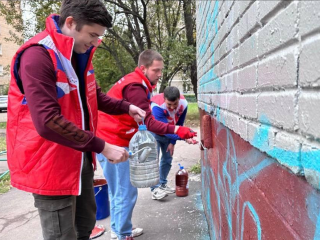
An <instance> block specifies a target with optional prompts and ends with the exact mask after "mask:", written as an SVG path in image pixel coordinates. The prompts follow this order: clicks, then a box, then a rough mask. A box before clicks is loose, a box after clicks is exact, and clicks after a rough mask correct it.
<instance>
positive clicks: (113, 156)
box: [101, 142, 129, 163]
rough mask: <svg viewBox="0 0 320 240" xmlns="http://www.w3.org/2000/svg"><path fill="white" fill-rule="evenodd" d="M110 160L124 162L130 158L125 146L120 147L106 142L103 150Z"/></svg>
mask: <svg viewBox="0 0 320 240" xmlns="http://www.w3.org/2000/svg"><path fill="white" fill-rule="evenodd" d="M101 153H102V154H103V155H104V156H105V157H106V158H107V159H108V161H109V162H111V163H119V162H124V161H126V160H127V159H128V158H129V153H128V152H127V150H126V149H125V148H123V147H118V146H116V145H112V144H109V143H107V142H106V143H105V145H104V149H103V151H102V152H101Z"/></svg>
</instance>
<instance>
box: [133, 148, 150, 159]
mask: <svg viewBox="0 0 320 240" xmlns="http://www.w3.org/2000/svg"><path fill="white" fill-rule="evenodd" d="M141 151H142V153H141V154H140V156H139V157H138V159H139V162H144V161H145V160H147V158H148V157H149V155H150V153H151V151H152V148H151V147H144V148H141V149H140V150H138V151H136V152H135V153H132V152H131V151H129V158H132V157H133V156H134V155H136V154H137V153H139V152H141Z"/></svg>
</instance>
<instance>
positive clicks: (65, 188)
mask: <svg viewBox="0 0 320 240" xmlns="http://www.w3.org/2000/svg"><path fill="white" fill-rule="evenodd" d="M57 21H58V16H57V15H50V16H49V17H48V18H47V21H46V29H45V30H44V31H43V32H41V33H39V34H38V35H36V36H35V37H33V38H32V39H30V40H29V41H28V42H26V43H25V44H24V45H23V46H21V47H20V49H19V50H18V51H17V53H16V54H15V56H14V58H13V60H12V64H11V82H10V88H9V104H8V123H7V151H8V152H7V154H8V165H9V169H10V172H11V184H12V185H13V186H14V187H16V188H19V189H21V190H25V191H28V192H32V193H37V194H42V195H79V194H80V193H81V189H80V183H81V177H80V176H81V168H82V159H83V154H84V153H82V152H80V151H77V150H74V149H71V148H69V147H65V146H63V145H60V144H57V143H54V142H51V141H49V140H46V139H44V138H42V137H41V136H40V135H39V134H38V133H37V131H36V129H35V127H34V125H33V122H32V119H31V115H30V112H29V108H28V103H27V101H26V99H25V96H24V94H23V91H22V82H21V79H20V77H19V74H18V71H19V60H20V57H21V55H22V53H23V51H24V50H25V49H27V48H28V47H30V46H33V45H42V46H44V47H45V48H46V49H47V51H48V53H49V55H50V57H51V59H52V62H53V65H54V67H55V70H56V77H57V84H56V85H57V96H58V101H59V104H60V107H61V114H62V115H63V116H64V117H65V118H66V119H68V120H69V121H71V122H73V123H74V124H75V125H76V126H77V127H79V128H80V129H84V130H85V126H84V124H85V123H84V112H83V108H82V103H81V97H80V90H79V79H78V78H77V75H76V74H75V73H74V70H73V67H72V64H71V57H72V52H73V44H74V40H73V38H71V37H68V36H65V35H63V34H61V32H60V30H59V29H57V27H56V26H57ZM94 51H95V48H93V49H92V50H91V53H90V55H89V58H88V59H87V66H86V69H85V71H84V76H83V77H84V80H85V83H86V84H85V88H86V90H85V93H86V96H87V98H86V99H87V106H88V110H89V116H90V119H89V121H90V124H89V125H90V130H91V131H93V132H95V130H96V126H97V115H98V110H97V96H96V88H95V87H92V86H95V84H96V83H95V77H94V73H93V66H92V64H91V59H92V56H93V53H94ZM57 159H59V161H57ZM62 159H64V161H61V160H62Z"/></svg>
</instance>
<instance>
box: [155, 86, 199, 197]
mask: <svg viewBox="0 0 320 240" xmlns="http://www.w3.org/2000/svg"><path fill="white" fill-rule="evenodd" d="M151 110H152V115H153V116H154V117H155V119H156V120H158V121H161V122H163V123H168V124H171V125H178V126H183V124H184V120H185V118H186V115H187V110H188V102H187V100H186V99H185V98H184V96H183V95H182V94H180V91H179V89H178V88H177V87H173V86H172V87H166V88H165V89H164V92H163V93H161V94H157V95H155V96H153V97H152V98H151ZM154 137H155V139H156V140H157V142H158V153H159V154H160V150H161V160H160V183H159V184H158V185H155V186H152V187H151V192H152V199H154V200H159V199H162V198H164V197H166V196H167V195H164V194H159V193H162V192H165V193H167V194H170V193H175V189H174V188H171V187H170V186H169V185H168V184H167V182H168V180H167V177H168V175H169V172H170V169H171V165H172V164H171V163H172V156H173V153H174V146H175V144H176V141H177V140H181V138H180V137H179V136H178V135H177V134H164V135H158V134H154ZM186 142H187V143H189V144H196V143H197V141H196V140H194V139H186Z"/></svg>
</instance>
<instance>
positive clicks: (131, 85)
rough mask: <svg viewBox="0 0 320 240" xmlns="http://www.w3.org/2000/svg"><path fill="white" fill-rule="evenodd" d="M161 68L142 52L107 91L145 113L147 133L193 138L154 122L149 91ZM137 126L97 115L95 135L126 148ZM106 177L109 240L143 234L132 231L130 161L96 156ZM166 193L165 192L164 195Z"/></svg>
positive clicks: (190, 133)
mask: <svg viewBox="0 0 320 240" xmlns="http://www.w3.org/2000/svg"><path fill="white" fill-rule="evenodd" d="M162 69H163V59H162V56H161V55H160V54H159V53H158V52H156V51H154V50H150V49H149V50H145V51H143V52H142V53H141V54H140V56H139V62H138V67H137V68H136V69H135V70H134V72H132V73H129V74H127V75H126V76H124V77H123V78H121V79H120V80H119V81H118V82H117V83H116V84H115V85H114V86H113V87H112V88H111V89H110V90H109V92H108V95H109V96H111V97H114V98H117V99H126V100H128V101H130V102H132V103H133V104H135V105H136V106H138V107H140V108H141V109H143V110H145V111H146V117H145V124H146V125H147V128H148V130H149V131H152V132H155V133H157V134H166V133H172V134H173V133H176V134H178V136H179V137H180V138H182V139H186V138H192V137H193V136H195V135H196V133H195V132H193V131H192V130H191V129H189V128H186V127H179V126H174V125H171V124H166V123H162V122H159V121H157V120H155V119H154V118H153V117H152V114H151V111H150V98H151V94H152V89H153V87H155V86H156V85H157V82H158V81H159V79H160V77H161V75H162ZM137 130H138V125H137V123H135V122H134V121H132V120H131V119H130V118H129V116H128V115H126V114H122V115H118V116H111V115H108V114H105V113H101V112H99V121H98V130H97V135H98V136H100V137H101V138H103V139H104V140H105V141H108V142H110V143H112V144H115V145H117V146H121V147H126V148H128V146H129V141H130V139H131V138H132V136H133V135H134V134H135V133H136V132H137ZM97 159H98V161H99V162H100V164H101V166H102V168H103V173H104V176H105V178H106V179H107V181H108V191H109V200H110V212H111V230H112V232H111V238H112V239H116V238H118V239H123V238H125V237H126V236H132V237H136V236H139V235H141V234H142V231H143V229H142V228H135V229H133V228H132V223H131V217H132V212H133V208H134V206H135V204H136V200H137V196H138V191H137V188H136V187H133V186H132V185H131V183H130V169H129V161H125V162H122V163H119V164H110V162H109V161H108V157H105V156H103V155H102V154H98V155H97ZM164 194H165V193H164Z"/></svg>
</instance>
